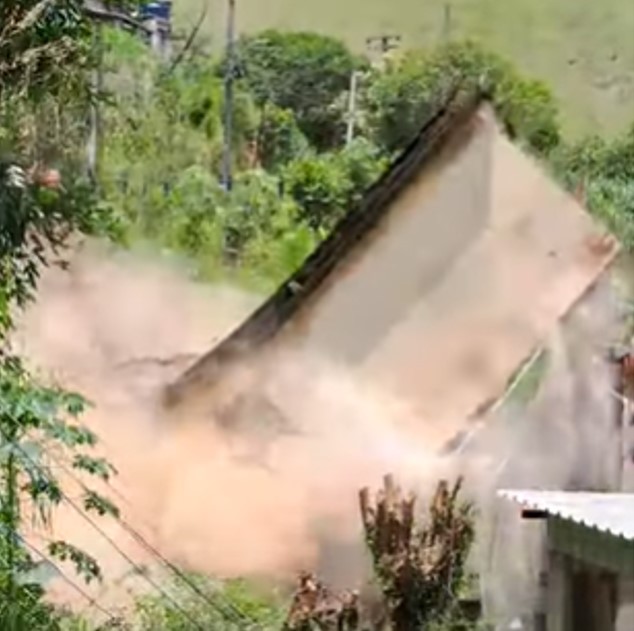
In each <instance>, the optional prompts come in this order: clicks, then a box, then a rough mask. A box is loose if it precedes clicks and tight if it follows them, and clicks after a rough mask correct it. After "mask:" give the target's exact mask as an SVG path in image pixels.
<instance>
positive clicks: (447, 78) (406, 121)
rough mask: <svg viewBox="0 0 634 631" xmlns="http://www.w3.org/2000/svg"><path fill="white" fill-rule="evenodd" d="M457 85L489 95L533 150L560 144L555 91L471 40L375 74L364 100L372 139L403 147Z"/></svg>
mask: <svg viewBox="0 0 634 631" xmlns="http://www.w3.org/2000/svg"><path fill="white" fill-rule="evenodd" d="M457 84H462V85H465V86H469V85H471V86H479V87H480V88H481V89H483V90H485V91H486V92H488V93H489V94H490V97H491V99H492V101H493V105H494V106H495V109H496V111H497V113H498V116H499V117H500V119H501V120H502V122H503V123H504V124H505V125H506V128H507V131H508V132H509V133H510V135H511V136H512V137H515V138H518V139H519V140H522V141H525V142H526V143H527V144H528V146H529V147H530V148H531V149H533V150H535V151H536V152H538V153H540V154H548V153H549V152H550V151H552V149H553V148H554V147H556V146H557V145H558V143H559V141H560V130H559V122H558V111H557V105H556V102H555V99H554V96H553V94H552V92H551V90H550V89H549V88H548V87H547V86H546V85H545V84H543V83H542V82H540V81H535V80H533V79H527V78H524V77H522V76H520V75H519V74H518V73H517V72H516V71H515V70H514V68H513V67H512V65H511V64H510V63H508V62H507V61H505V60H504V59H502V58H501V57H499V56H497V55H495V54H494V53H491V52H488V51H486V50H485V49H483V48H481V47H480V46H478V45H476V44H474V43H471V42H459V43H450V44H443V45H441V46H439V47H438V48H436V49H433V50H431V51H411V52H409V53H406V54H405V55H404V56H403V57H402V58H400V59H397V60H396V61H393V62H391V63H389V64H388V66H387V68H386V69H385V71H383V72H374V73H373V74H372V75H371V77H370V79H369V86H368V87H367V89H366V91H365V97H364V107H365V108H366V110H367V116H368V124H369V128H370V130H371V135H372V138H373V139H374V141H375V142H376V143H377V144H379V145H380V146H382V147H385V148H386V149H387V150H388V151H396V150H400V149H402V148H404V147H405V146H406V145H407V144H408V143H409V142H410V141H411V140H412V138H414V137H415V135H416V134H417V132H418V131H419V129H420V128H421V126H422V123H423V122H424V120H425V119H426V118H427V117H429V116H430V115H431V114H432V113H433V111H434V109H435V108H436V107H437V105H438V103H439V101H441V100H442V98H443V96H444V95H445V94H447V93H448V91H449V90H450V89H451V88H452V87H453V86H455V85H457Z"/></svg>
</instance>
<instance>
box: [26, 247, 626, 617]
mask: <svg viewBox="0 0 634 631" xmlns="http://www.w3.org/2000/svg"><path fill="white" fill-rule="evenodd" d="M258 302H259V297H257V296H247V295H243V294H241V293H239V292H237V291H234V290H231V289H229V288H219V287H213V288H209V287H203V286H200V285H197V284H195V283H190V282H188V281H186V280H184V277H183V275H182V274H181V273H179V271H178V270H174V269H172V268H169V267H168V266H165V265H160V264H157V263H156V261H151V260H143V259H141V258H139V257H137V256H133V255H123V254H117V255H113V254H111V253H108V252H106V251H103V250H100V249H98V248H95V247H94V246H91V247H90V248H88V249H87V250H85V251H83V252H82V253H81V254H80V255H78V256H77V257H76V259H75V260H74V261H73V263H72V265H71V267H70V271H69V272H62V271H59V270H55V271H51V272H50V273H49V274H47V275H46V277H45V278H44V281H43V284H42V289H41V292H40V295H39V300H38V302H37V304H36V305H35V306H34V307H33V308H32V309H31V310H30V311H29V313H27V314H26V316H25V318H24V322H23V326H22V329H21V331H20V336H19V341H20V343H21V345H22V348H23V349H24V351H25V353H26V354H27V356H28V357H29V358H30V359H31V360H32V362H33V363H34V365H36V366H38V367H39V368H40V369H41V370H42V371H45V373H47V374H51V375H53V377H54V378H55V379H56V380H57V381H59V382H61V383H63V384H64V385H65V386H67V387H72V388H74V389H76V390H78V391H80V392H82V393H83V394H84V395H85V396H87V398H89V399H90V400H91V401H93V402H94V404H95V407H94V408H93V409H92V410H91V411H90V412H89V414H87V416H86V418H85V422H86V423H87V424H88V425H89V426H90V427H92V428H93V429H94V430H96V431H97V433H98V434H99V435H100V437H101V438H102V439H103V445H102V449H104V450H105V452H106V453H107V455H108V456H109V458H110V459H111V460H112V461H113V463H114V464H115V465H116V467H117V468H118V469H119V471H120V475H119V476H118V478H117V480H116V481H115V485H116V487H117V488H118V490H119V491H120V493H122V494H123V495H124V496H125V503H121V501H123V500H121V501H119V505H120V508H121V509H122V511H123V514H124V516H125V517H126V519H128V521H129V522H130V523H132V524H133V525H134V527H135V528H137V529H138V530H140V531H141V532H142V533H143V534H144V536H146V537H148V539H150V540H151V541H152V543H153V544H154V545H156V546H157V547H158V548H159V549H160V550H161V551H162V552H163V553H164V554H166V555H168V556H169V557H170V558H171V559H172V560H173V561H176V562H179V563H182V564H184V565H185V566H187V567H189V568H191V569H195V570H198V571H203V572H208V573H210V574H214V575H220V576H228V575H239V574H251V575H258V574H264V575H273V576H279V577H282V578H285V577H288V576H290V575H291V574H292V573H294V572H295V571H296V570H298V569H300V568H305V567H317V568H318V569H319V570H320V571H321V572H322V574H323V575H324V577H325V578H326V579H327V580H330V581H331V582H332V583H334V584H335V585H341V586H344V585H345V586H351V585H353V584H354V582H356V581H357V580H359V578H360V576H361V574H363V572H364V568H365V567H366V565H365V564H366V563H367V559H366V558H365V556H364V553H363V545H362V540H361V538H360V537H359V534H360V523H359V519H358V509H357V491H358V489H359V488H360V487H362V486H365V485H371V486H378V485H379V484H380V482H381V477H382V476H383V475H384V474H385V473H387V472H393V473H395V474H396V475H397V477H398V478H399V481H400V482H401V483H402V484H403V485H404V486H408V487H412V486H413V487H415V488H418V489H422V490H423V495H424V492H425V491H428V490H429V489H430V488H431V485H432V483H433V482H435V480H436V479H437V478H438V477H439V476H442V475H445V474H454V473H455V474H457V473H464V474H466V476H467V482H468V489H469V491H470V493H471V494H472V495H473V497H474V499H475V500H476V501H477V504H478V507H479V509H480V512H481V518H480V521H481V530H480V532H481V536H480V539H479V542H478V546H477V549H476V553H475V554H474V564H475V567H476V569H478V570H479V571H480V572H481V573H482V575H483V599H484V602H485V606H486V608H487V611H488V613H489V614H490V615H492V616H501V617H504V616H506V615H511V614H513V615H515V614H516V612H517V609H518V608H519V609H525V608H527V607H528V603H527V599H529V598H531V597H532V592H531V588H530V585H531V583H530V578H531V576H532V575H533V574H534V571H536V570H535V568H536V567H537V561H536V559H537V557H538V554H539V544H540V541H539V538H538V537H536V536H535V535H533V534H531V533H527V532H526V530H525V529H524V528H523V527H522V526H521V525H520V524H518V523H517V522H516V521H514V520H513V519H511V518H509V517H508V511H509V507H506V508H505V507H502V506H499V503H497V502H495V501H494V500H493V497H494V490H495V488H500V487H533V488H570V487H571V486H576V487H579V488H590V487H604V486H608V485H610V484H612V481H613V477H614V475H615V473H614V471H611V470H609V469H610V467H609V465H608V463H609V459H608V458H607V456H606V454H608V453H611V450H612V449H613V448H614V445H615V443H614V441H615V440H616V439H617V438H616V428H615V426H614V422H613V412H612V407H611V399H610V396H609V388H610V383H609V374H608V373H609V371H608V369H607V367H606V366H605V364H604V363H602V362H600V361H598V360H597V357H598V355H599V354H600V353H602V352H603V351H604V346H605V345H607V343H609V341H611V339H612V337H611V336H612V335H613V329H614V325H615V322H616V321H617V319H618V318H617V317H616V316H615V308H614V299H613V296H612V294H611V292H610V289H609V288H608V287H604V286H599V287H598V288H597V289H596V290H595V291H594V292H593V293H592V295H591V296H590V297H589V299H588V300H586V301H585V302H584V304H585V305H586V308H585V309H581V310H578V315H577V316H575V317H574V318H570V319H569V320H570V321H569V322H567V323H566V324H565V325H562V327H561V329H560V331H558V332H557V334H556V335H555V336H554V338H553V340H552V343H551V344H550V351H549V363H548V370H547V374H546V377H545V378H544V380H543V382H542V386H541V388H540V391H539V393H538V395H537V397H536V399H535V400H534V401H533V402H532V403H531V404H530V405H529V406H528V407H526V406H524V407H522V408H518V407H514V406H513V405H510V404H509V405H506V406H503V407H502V408H501V409H500V410H498V411H497V412H496V413H495V415H494V416H493V418H491V419H488V422H487V423H486V424H485V425H484V426H483V428H482V429H481V430H479V431H477V432H474V433H473V434H472V435H471V436H470V437H469V438H468V440H466V441H465V442H464V443H463V444H462V445H460V447H459V448H458V449H457V450H455V451H453V452H451V453H447V454H444V455H440V454H437V453H432V452H430V451H429V450H428V449H426V446H425V429H424V425H423V424H421V423H420V422H419V421H418V420H417V419H413V418H411V413H410V412H409V411H408V408H407V406H406V405H405V404H404V403H403V402H402V401H397V400H395V399H394V398H393V397H391V396H390V395H389V393H387V392H385V391H384V390H383V389H382V388H381V387H380V386H377V384H375V383H370V382H364V381H362V380H360V378H359V377H357V376H354V375H352V374H350V371H349V370H346V369H345V368H344V367H342V366H337V365H333V363H332V362H328V361H326V360H324V359H319V358H315V357H310V358H308V357H305V356H298V355H297V354H294V353H292V352H290V351H289V352H287V353H285V354H284V355H277V356H276V357H275V363H274V364H272V365H270V366H267V367H266V370H265V371H261V372H260V373H258V380H257V383H256V388H255V389H254V390H253V391H251V392H250V393H249V396H248V397H246V398H245V399H244V400H242V401H238V402H237V404H236V405H238V408H239V409H238V408H236V409H234V418H235V419H237V420H238V421H239V422H242V421H244V422H245V423H246V425H245V426H243V427H242V429H243V430H246V431H232V430H231V429H223V426H222V423H221V422H215V423H214V422H211V420H210V419H209V418H205V419H200V418H181V419H180V420H179V422H178V423H169V422H167V419H166V418H164V417H163V415H162V410H161V408H160V405H159V402H158V401H159V399H158V393H159V392H160V390H161V387H162V386H163V385H164V384H166V383H167V382H168V381H170V380H171V379H173V378H174V377H175V376H176V375H177V374H179V373H180V372H181V371H182V370H183V369H184V368H185V367H186V366H187V365H189V364H190V362H191V361H192V360H193V359H194V358H195V357H196V356H197V355H199V354H201V353H203V352H205V351H207V350H208V349H209V348H210V347H211V346H212V345H213V344H214V343H215V342H216V341H217V340H218V339H220V338H221V337H222V336H223V335H225V334H226V333H227V332H228V331H229V330H230V329H231V327H232V326H234V325H236V324H237V323H238V322H239V321H240V320H241V319H242V318H243V317H244V316H245V315H246V314H247V313H249V312H250V311H251V309H252V308H253V307H254V305H256V304H257V303H258ZM608 338H609V339H608ZM285 419H286V421H285ZM288 419H290V420H291V423H290V425H289V424H287V421H288ZM216 420H217V421H218V420H221V419H216ZM412 428H415V429H414V430H413V429H412ZM589 445H591V446H592V449H586V447H587V446H589ZM598 446H601V447H598ZM113 499H114V500H115V501H118V500H117V497H114V498H113ZM504 510H506V513H504V515H505V516H504V517H500V515H501V514H502V513H501V511H504ZM511 510H512V507H511ZM55 523H56V530H57V532H58V533H60V534H63V535H64V536H65V537H66V538H68V539H70V540H72V541H74V542H76V543H78V544H79V545H82V546H84V547H85V548H86V549H87V550H88V551H89V552H92V553H93V554H95V556H96V557H97V558H98V559H99V560H100V561H101V562H102V565H103V566H104V568H105V572H106V577H107V578H108V580H110V581H111V582H112V584H114V583H116V581H117V579H121V577H123V576H124V575H125V574H126V573H127V572H128V571H129V567H128V566H127V564H126V563H125V562H124V561H122V560H121V559H119V558H117V555H116V553H115V552H113V550H112V549H111V548H110V547H109V545H108V544H107V543H106V542H104V541H103V540H101V541H100V538H99V536H98V535H96V534H95V532H94V531H93V530H92V528H90V527H89V526H88V525H87V524H86V523H85V522H83V521H82V520H81V519H80V518H79V517H78V516H76V515H74V514H72V512H71V511H68V510H67V509H64V510H63V511H62V513H61V514H60V515H59V516H58V518H57V519H56V522H55ZM100 523H103V520H101V521H100ZM107 528H108V533H109V534H110V535H111V536H112V537H113V538H114V539H115V540H116V541H117V542H118V543H119V544H120V545H121V546H122V547H123V548H124V550H125V551H126V552H127V553H129V554H130V555H132V556H133V557H134V558H135V559H138V560H139V562H149V560H150V559H148V558H147V555H145V556H144V555H143V554H142V551H141V550H139V549H138V548H137V547H135V546H134V545H133V542H131V541H130V539H129V537H128V536H127V535H126V534H125V533H123V532H121V531H120V530H119V529H118V527H117V526H116V524H114V523H108V524H107ZM502 541H504V543H503V544H502V543H501V542H502ZM511 542H513V544H511ZM515 544H517V545H515ZM509 545H513V546H514V547H513V550H514V554H513V555H508V554H507V553H506V550H508V546H509ZM516 552H517V553H516ZM509 579H511V580H509ZM117 597H119V596H117ZM511 609H512V610H513V611H511Z"/></svg>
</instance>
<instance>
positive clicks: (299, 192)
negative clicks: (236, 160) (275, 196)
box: [283, 139, 386, 230]
mask: <svg viewBox="0 0 634 631" xmlns="http://www.w3.org/2000/svg"><path fill="white" fill-rule="evenodd" d="M385 166H386V161H385V159H384V158H382V157H381V152H380V151H379V150H378V149H377V148H376V147H374V146H373V145H372V144H371V143H369V142H368V141H365V140H363V139H358V140H357V141H355V142H354V143H353V144H352V145H351V146H350V147H347V148H346V149H344V150H343V151H340V152H338V153H325V154H321V155H316V156H306V157H302V158H299V159H297V160H295V161H293V162H291V163H289V165H288V166H287V168H286V169H285V170H284V173H283V181H284V189H285V192H286V194H287V195H289V196H290V197H292V198H293V199H294V200H295V202H296V203H297V204H298V205H299V207H300V209H301V210H300V217H301V218H302V219H303V220H304V221H306V222H307V223H308V224H309V225H310V226H311V227H312V228H314V229H322V228H323V229H326V230H327V229H330V228H331V227H332V226H333V224H334V223H335V222H336V221H337V220H338V219H340V218H341V217H342V216H343V215H344V214H345V213H346V212H347V211H349V210H350V209H351V207H352V206H354V205H355V204H356V203H358V202H359V200H360V199H361V197H362V195H363V193H364V192H365V190H366V189H367V188H368V187H369V186H370V184H372V183H373V182H374V181H375V180H376V178H377V177H378V175H379V174H380V172H381V171H382V170H383V168H384V167H385Z"/></svg>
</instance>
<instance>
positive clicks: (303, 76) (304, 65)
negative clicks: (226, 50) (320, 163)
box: [237, 30, 365, 151]
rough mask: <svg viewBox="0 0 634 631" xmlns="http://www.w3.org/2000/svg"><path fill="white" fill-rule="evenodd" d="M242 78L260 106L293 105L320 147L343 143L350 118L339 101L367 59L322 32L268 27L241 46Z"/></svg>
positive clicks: (302, 125)
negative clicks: (344, 115) (339, 107)
mask: <svg viewBox="0 0 634 631" xmlns="http://www.w3.org/2000/svg"><path fill="white" fill-rule="evenodd" d="M237 56H238V60H239V72H240V76H241V77H242V80H243V81H244V82H245V83H246V85H247V86H248V88H249V90H250V91H251V92H252V94H253V95H254V97H255V99H256V102H257V103H258V105H260V106H264V105H265V104H268V103H272V104H274V105H276V106H278V107H280V108H282V109H288V110H291V111H292V112H293V114H294V115H295V117H296V120H297V124H298V125H299V128H300V130H301V131H302V133H303V134H304V135H305V136H306V138H307V139H308V140H309V142H310V143H311V144H312V145H313V146H314V147H315V148H316V149H317V150H320V151H321V150H326V149H332V148H334V147H337V146H340V145H341V143H342V142H343V139H344V133H345V123H344V121H343V119H342V118H341V116H340V114H339V112H338V110H337V108H333V107H332V106H333V104H334V103H335V101H336V100H337V97H338V96H339V95H340V94H341V93H342V92H344V91H345V90H347V89H348V85H349V83H350V75H351V73H352V71H353V70H355V69H358V68H360V67H362V66H364V64H365V62H364V61H363V60H361V59H359V58H357V57H355V56H354V55H353V54H352V53H351V52H350V51H349V50H348V49H347V48H346V46H345V44H344V43H343V42H341V41H339V40H337V39H334V38H332V37H328V36H325V35H319V34H317V33H305V32H298V33H292V32H291V33H283V32H280V31H274V30H269V31H264V32H261V33H258V34H256V35H249V36H245V37H243V38H242V39H241V40H240V41H239V43H238V46H237Z"/></svg>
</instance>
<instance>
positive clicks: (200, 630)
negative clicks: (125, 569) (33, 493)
mask: <svg viewBox="0 0 634 631" xmlns="http://www.w3.org/2000/svg"><path fill="white" fill-rule="evenodd" d="M0 433H1V434H2V435H3V436H4V439H5V440H7V436H6V434H5V433H4V432H3V431H2V429H1V428H0ZM8 442H9V443H10V444H13V445H14V446H15V447H17V449H18V450H19V451H20V452H21V453H22V455H23V456H24V457H25V458H26V459H27V460H28V461H29V462H31V463H32V464H33V466H35V467H36V468H37V469H39V470H40V471H41V472H43V473H44V474H45V475H46V471H44V469H43V467H42V466H41V465H40V464H39V463H37V462H36V461H35V460H33V458H31V456H29V454H28V453H27V452H26V451H25V450H24V449H23V448H22V446H21V445H20V444H19V443H16V442H14V441H11V440H9V441H8ZM49 455H50V454H49ZM82 485H83V483H82ZM60 494H61V497H62V499H64V500H65V501H66V502H67V503H68V504H70V506H71V507H72V508H73V510H74V511H75V512H76V513H77V514H78V515H79V516H80V517H81V518H82V519H84V520H85V521H86V522H87V523H88V524H90V526H91V527H92V528H93V529H95V530H96V531H97V532H98V533H99V534H100V535H101V536H102V537H103V539H104V540H105V541H107V542H108V543H109V544H110V546H111V547H112V548H113V549H114V550H116V552H117V553H118V554H119V555H120V556H121V557H122V558H123V559H124V560H125V561H126V562H127V563H129V564H130V566H131V567H132V568H134V570H135V571H136V572H137V573H138V574H139V575H140V576H142V577H143V579H144V580H145V581H146V582H147V583H148V584H149V585H150V586H151V587H153V588H154V589H155V590H156V591H157V592H158V593H159V594H160V595H161V596H162V597H163V598H165V599H166V600H168V601H169V602H170V603H171V604H172V605H173V606H174V608H175V609H177V610H178V611H179V612H180V613H181V614H182V615H183V617H184V618H186V619H187V620H188V621H189V622H190V623H191V624H193V625H194V627H195V628H196V629H198V631H206V630H205V629H204V628H203V627H202V626H201V625H200V623H199V622H198V621H197V620H196V619H195V618H194V617H193V616H191V614H190V613H189V612H188V611H187V610H186V609H183V608H182V607H181V606H180V605H179V604H178V603H177V602H176V601H175V600H174V599H173V598H172V597H171V596H170V595H169V594H168V593H166V592H165V591H164V590H163V589H162V588H161V587H160V586H159V585H157V584H156V583H155V582H154V581H153V580H152V579H151V578H150V577H149V576H148V575H147V574H146V573H145V572H144V571H143V568H141V567H140V566H139V565H138V564H137V563H136V562H135V561H133V560H132V559H131V558H130V556H129V555H127V554H126V553H125V552H124V551H123V550H121V548H120V547H119V546H118V545H117V544H116V543H115V542H114V541H113V539H112V537H110V536H109V535H108V534H107V533H106V532H104V530H103V529H102V528H101V527H100V526H99V525H98V524H97V523H95V521H94V520H93V519H92V518H91V517H89V516H88V515H87V514H86V513H85V512H84V511H83V510H82V509H81V508H79V506H77V504H76V503H75V502H74V501H73V500H72V499H70V498H69V497H68V496H67V495H66V494H65V493H64V491H62V490H61V489H60Z"/></svg>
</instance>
